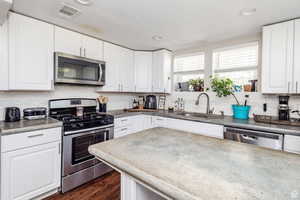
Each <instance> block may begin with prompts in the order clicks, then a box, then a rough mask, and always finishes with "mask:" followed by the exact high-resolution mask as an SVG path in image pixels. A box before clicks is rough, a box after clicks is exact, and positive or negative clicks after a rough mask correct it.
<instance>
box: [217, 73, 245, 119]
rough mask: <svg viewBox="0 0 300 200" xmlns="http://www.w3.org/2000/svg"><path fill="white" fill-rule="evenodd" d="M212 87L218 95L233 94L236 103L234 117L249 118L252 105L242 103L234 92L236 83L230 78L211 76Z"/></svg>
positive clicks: (233, 108)
mask: <svg viewBox="0 0 300 200" xmlns="http://www.w3.org/2000/svg"><path fill="white" fill-rule="evenodd" d="M211 89H212V91H213V92H216V94H217V96H218V97H226V96H230V95H232V96H233V97H234V99H235V101H236V104H233V105H232V110H233V117H234V118H236V119H248V118H249V111H250V109H251V106H247V105H241V104H240V102H239V100H238V99H237V98H236V96H235V94H234V84H233V81H232V80H231V79H229V78H219V77H214V78H211Z"/></svg>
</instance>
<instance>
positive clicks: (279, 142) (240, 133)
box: [224, 127, 283, 150]
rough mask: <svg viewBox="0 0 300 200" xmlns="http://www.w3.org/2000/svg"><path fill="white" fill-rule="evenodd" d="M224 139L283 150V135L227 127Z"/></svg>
mask: <svg viewBox="0 0 300 200" xmlns="http://www.w3.org/2000/svg"><path fill="white" fill-rule="evenodd" d="M224 139H227V140H233V141H237V142H241V143H247V144H253V145H257V146H261V147H266V148H270V149H276V150H283V134H275V133H270V132H265V131H255V130H249V129H241V128H233V127H225V129H224Z"/></svg>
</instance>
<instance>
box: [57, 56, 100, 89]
mask: <svg viewBox="0 0 300 200" xmlns="http://www.w3.org/2000/svg"><path fill="white" fill-rule="evenodd" d="M54 59H55V62H54V63H55V66H54V77H55V83H68V84H82V85H97V86H103V85H105V62H103V61H98V60H93V59H88V58H83V57H79V56H73V55H69V54H65V53H60V52H55V54H54Z"/></svg>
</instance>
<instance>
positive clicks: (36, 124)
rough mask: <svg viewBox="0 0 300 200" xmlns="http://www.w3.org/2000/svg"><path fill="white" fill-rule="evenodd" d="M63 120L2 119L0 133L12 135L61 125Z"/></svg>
mask: <svg viewBox="0 0 300 200" xmlns="http://www.w3.org/2000/svg"><path fill="white" fill-rule="evenodd" d="M61 126H62V122H60V121H58V120H56V119H52V118H46V119H38V120H21V121H18V122H4V121H0V135H1V136H4V135H11V134H17V133H22V132H28V131H35V130H41V129H48V128H55V127H61Z"/></svg>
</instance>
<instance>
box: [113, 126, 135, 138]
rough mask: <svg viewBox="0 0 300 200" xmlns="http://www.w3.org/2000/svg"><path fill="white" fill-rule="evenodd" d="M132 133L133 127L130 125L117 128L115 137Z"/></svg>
mask: <svg viewBox="0 0 300 200" xmlns="http://www.w3.org/2000/svg"><path fill="white" fill-rule="evenodd" d="M130 133H131V129H130V128H129V127H122V128H115V132H114V138H119V137H123V136H125V135H128V134H130Z"/></svg>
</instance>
